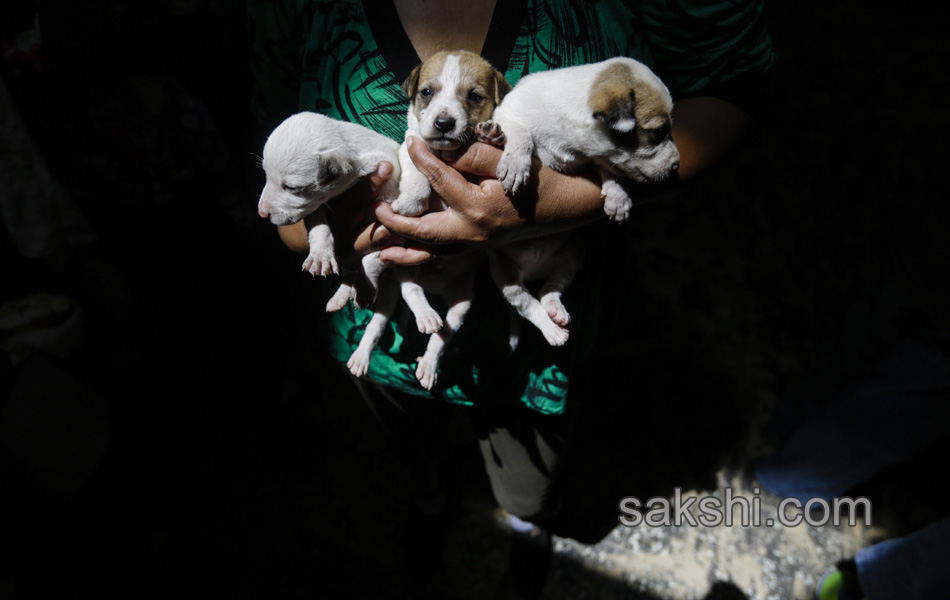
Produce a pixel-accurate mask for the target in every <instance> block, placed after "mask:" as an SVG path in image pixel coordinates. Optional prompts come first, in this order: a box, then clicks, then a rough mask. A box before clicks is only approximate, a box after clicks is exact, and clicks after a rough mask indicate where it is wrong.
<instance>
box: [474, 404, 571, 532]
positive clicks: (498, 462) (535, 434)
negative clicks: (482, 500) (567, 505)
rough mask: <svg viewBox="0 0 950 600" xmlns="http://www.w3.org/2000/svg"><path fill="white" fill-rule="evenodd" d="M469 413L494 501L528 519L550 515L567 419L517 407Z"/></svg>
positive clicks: (540, 519) (554, 509) (541, 519)
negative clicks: (472, 417) (471, 416)
mask: <svg viewBox="0 0 950 600" xmlns="http://www.w3.org/2000/svg"><path fill="white" fill-rule="evenodd" d="M474 412H475V414H474V422H475V429H476V433H477V435H478V438H479V447H480V449H481V452H482V458H483V459H484V463H485V470H486V472H487V473H488V480H489V482H490V483H491V487H492V492H493V493H494V495H495V499H496V501H497V502H498V504H499V505H500V506H501V507H502V508H503V509H505V510H506V511H507V512H508V513H509V514H512V515H515V516H516V517H518V518H519V519H522V520H525V521H530V522H532V523H539V524H540V523H543V522H544V521H545V520H546V519H548V518H550V517H553V516H554V514H555V513H556V512H557V510H558V509H559V508H560V501H559V499H558V498H557V495H556V493H555V485H554V484H555V479H556V476H557V472H558V468H559V466H560V458H561V455H562V453H563V450H564V447H565V445H566V433H567V432H566V429H567V425H568V422H567V419H568V418H569V417H567V416H563V415H550V416H549V415H542V414H539V413H536V412H533V411H530V410H528V409H527V408H521V407H516V408H512V409H505V410H477V411H474Z"/></svg>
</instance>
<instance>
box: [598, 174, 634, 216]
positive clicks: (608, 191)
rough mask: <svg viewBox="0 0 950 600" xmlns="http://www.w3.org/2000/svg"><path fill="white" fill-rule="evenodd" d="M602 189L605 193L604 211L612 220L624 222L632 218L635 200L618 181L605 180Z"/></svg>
mask: <svg viewBox="0 0 950 600" xmlns="http://www.w3.org/2000/svg"><path fill="white" fill-rule="evenodd" d="M601 191H602V192H603V194H604V212H605V213H607V216H608V217H610V218H611V219H612V220H614V221H616V222H618V223H623V222H624V221H626V220H627V219H629V218H630V210H631V209H632V208H633V200H631V199H630V196H628V195H627V192H626V191H625V190H624V189H623V187H622V186H621V185H620V184H619V183H617V182H616V181H605V182H604V185H603V187H602V188H601Z"/></svg>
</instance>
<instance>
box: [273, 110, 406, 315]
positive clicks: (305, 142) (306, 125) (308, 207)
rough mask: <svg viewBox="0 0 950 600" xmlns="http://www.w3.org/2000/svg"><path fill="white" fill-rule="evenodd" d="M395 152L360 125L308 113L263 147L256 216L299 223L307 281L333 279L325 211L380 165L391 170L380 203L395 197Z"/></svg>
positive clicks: (281, 129)
mask: <svg viewBox="0 0 950 600" xmlns="http://www.w3.org/2000/svg"><path fill="white" fill-rule="evenodd" d="M398 152H399V143H398V142H396V141H394V140H391V139H389V138H387V137H386V136H384V135H382V134H380V133H377V132H375V131H373V130H371V129H369V128H367V127H363V126H362V125H358V124H356V123H347V122H345V121H338V120H336V119H331V118H330V117H327V116H324V115H321V114H317V113H312V112H303V113H297V114H295V115H292V116H290V117H288V118H287V119H285V120H284V121H283V122H282V123H281V124H280V125H278V126H277V127H276V128H275V129H274V131H272V132H271V134H270V135H269V136H268V138H267V142H266V143H265V144H264V153H263V160H262V161H261V166H262V167H263V168H264V173H265V175H266V178H267V181H266V183H265V184H264V189H263V190H262V191H261V197H260V200H259V201H258V204H257V210H258V213H259V214H260V216H261V217H263V218H265V219H270V221H271V223H273V224H275V225H291V224H293V223H298V222H300V221H301V220H303V221H304V222H305V223H306V226H307V232H308V233H307V239H308V242H309V245H310V253H309V255H308V256H307V259H306V260H305V261H304V263H303V269H304V270H305V271H309V272H310V273H311V274H312V275H324V276H325V275H330V274H338V273H340V268H339V264H338V263H337V258H336V250H335V248H334V245H333V233H332V232H331V231H330V227H329V225H327V220H326V213H325V211H326V209H325V208H324V205H325V204H326V203H327V202H328V201H330V200H331V199H333V198H335V197H337V196H339V195H340V194H342V193H343V192H345V191H346V190H348V189H349V188H351V187H353V185H354V184H355V183H356V182H357V181H358V180H359V179H360V178H361V177H364V176H366V175H369V174H370V173H372V172H374V171H375V170H376V167H377V166H378V165H379V163H380V162H382V161H384V160H385V161H389V162H390V163H392V165H393V169H394V170H393V176H392V178H391V179H390V180H389V182H387V184H386V185H385V186H384V188H383V189H382V190H381V191H380V194H379V200H381V201H383V202H391V201H392V200H393V199H395V198H396V196H397V195H398V185H399V176H400V171H399V159H398ZM344 302H345V300H344Z"/></svg>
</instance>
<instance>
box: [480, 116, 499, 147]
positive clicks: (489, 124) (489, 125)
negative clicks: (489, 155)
mask: <svg viewBox="0 0 950 600" xmlns="http://www.w3.org/2000/svg"><path fill="white" fill-rule="evenodd" d="M475 139H476V140H478V141H479V142H482V143H484V144H491V145H492V146H496V147H498V148H503V147H504V146H505V132H504V131H502V130H501V125H499V124H498V123H496V122H495V121H482V122H481V123H479V124H478V125H476V126H475Z"/></svg>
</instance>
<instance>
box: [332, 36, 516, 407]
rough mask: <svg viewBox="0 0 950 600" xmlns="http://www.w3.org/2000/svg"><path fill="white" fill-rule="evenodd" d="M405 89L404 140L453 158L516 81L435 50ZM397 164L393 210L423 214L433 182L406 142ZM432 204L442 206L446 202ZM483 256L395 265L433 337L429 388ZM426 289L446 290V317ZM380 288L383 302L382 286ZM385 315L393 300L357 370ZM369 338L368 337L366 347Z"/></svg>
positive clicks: (361, 367) (419, 372) (426, 370)
mask: <svg viewBox="0 0 950 600" xmlns="http://www.w3.org/2000/svg"><path fill="white" fill-rule="evenodd" d="M402 90H403V92H405V93H406V95H407V96H408V97H409V112H408V115H407V129H406V138H407V139H408V137H409V136H410V135H411V136H415V137H418V138H420V139H422V141H423V142H424V143H425V144H426V145H427V146H428V147H429V149H430V150H431V151H432V152H433V153H434V154H436V156H439V157H441V158H443V159H446V160H448V159H451V158H454V157H455V156H456V155H457V154H460V153H461V152H462V151H464V150H465V148H466V147H467V146H468V145H469V144H470V143H472V142H473V141H474V140H475V127H476V125H478V123H481V122H483V121H485V120H487V119H489V118H490V117H491V115H492V113H493V112H494V109H495V107H496V106H497V105H498V103H499V102H501V100H502V98H503V97H504V96H505V94H507V93H508V92H509V91H510V90H511V86H510V85H509V84H508V82H507V81H506V80H505V78H504V76H503V75H502V74H501V73H500V72H498V71H497V70H496V69H494V68H493V67H492V66H491V64H489V63H488V62H487V61H486V60H485V59H483V58H482V57H481V56H479V55H478V54H475V53H474V52H467V51H464V50H461V51H451V52H439V53H437V54H434V55H433V56H432V57H430V58H429V59H428V60H426V61H425V62H424V63H422V64H421V65H419V66H417V67H416V68H414V69H413V70H412V72H411V73H410V74H409V77H408V78H406V80H405V81H404V82H403V84H402ZM399 162H400V166H401V169H402V176H401V177H400V180H399V196H398V197H397V198H396V199H395V200H394V201H393V202H392V209H393V211H394V212H396V213H399V214H403V215H407V216H415V215H420V214H422V213H423V212H425V211H426V210H428V209H429V208H430V207H429V197H430V195H431V194H432V188H431V186H430V185H429V180H428V179H427V178H426V176H425V175H423V174H422V173H421V172H419V170H418V169H417V168H416V167H415V165H413V163H412V159H411V158H410V157H409V150H408V146H407V144H405V143H403V144H402V146H401V147H400V149H399ZM431 208H432V209H433V210H443V209H444V206H436V207H431ZM482 260H484V255H467V256H465V257H461V258H459V259H453V260H448V261H433V262H432V263H429V264H426V265H422V266H420V267H415V268H411V269H410V268H398V269H396V270H395V273H396V275H397V278H398V280H399V285H400V289H401V293H402V297H403V299H404V300H405V301H406V304H407V305H408V306H409V308H410V310H411V311H412V313H413V315H414V316H415V318H416V326H417V327H418V329H419V331H420V332H421V333H425V334H429V336H430V337H429V342H428V345H427V347H426V351H425V353H424V355H423V356H421V357H419V361H418V365H417V368H416V378H417V379H418V380H419V382H420V383H421V384H422V386H423V387H424V388H426V389H429V390H431V389H432V388H433V387H435V384H436V382H437V381H438V364H439V360H440V358H441V357H442V353H443V352H444V350H445V347H446V345H447V344H448V342H449V341H450V339H451V337H452V336H453V335H454V334H455V332H456V331H458V328H459V327H461V325H462V323H463V322H464V320H465V316H466V314H467V313H468V309H469V307H470V306H471V301H472V296H473V294H474V277H475V271H476V270H477V265H478V263H479V262H480V261H482ZM387 285H388V284H387ZM426 292H429V293H434V294H437V295H440V296H442V297H443V298H444V299H445V300H446V302H447V303H448V306H449V308H448V311H447V313H446V317H445V320H444V321H443V319H442V317H441V315H439V313H438V312H437V311H435V310H434V309H433V308H432V306H431V304H430V303H429V301H428V299H427V297H426ZM380 294H381V297H380V304H382V294H383V290H382V289H381V290H380ZM387 309H388V310H387ZM387 313H388V314H389V315H391V314H392V309H391V308H390V306H389V304H386V305H384V306H382V307H380V306H377V313H376V314H374V317H373V319H372V321H371V322H370V325H369V326H367V330H366V331H365V332H364V334H363V340H361V342H360V348H359V349H358V350H357V352H356V353H354V356H353V358H351V363H352V364H351V366H350V370H351V372H353V373H354V374H356V375H363V374H365V373H366V372H367V371H368V368H369V358H370V354H371V352H372V349H373V347H374V346H375V344H376V341H378V339H379V337H380V336H381V335H382V332H383V330H384V327H385V325H386V322H387V320H388V319H386V318H385V315H386V314H387ZM377 315H378V316H379V319H377V318H376V317H377ZM364 340H366V341H367V343H366V345H365V346H364V344H363V341H364Z"/></svg>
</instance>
